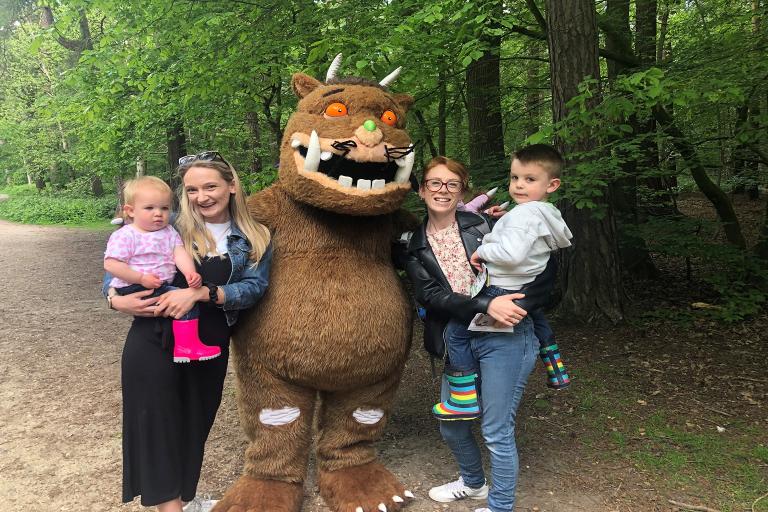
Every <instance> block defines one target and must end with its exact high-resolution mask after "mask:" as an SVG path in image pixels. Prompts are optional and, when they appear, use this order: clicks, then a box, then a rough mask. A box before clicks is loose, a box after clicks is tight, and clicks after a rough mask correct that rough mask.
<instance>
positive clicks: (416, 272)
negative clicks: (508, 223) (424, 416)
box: [405, 211, 557, 357]
mask: <svg viewBox="0 0 768 512" xmlns="http://www.w3.org/2000/svg"><path fill="white" fill-rule="evenodd" d="M456 221H457V223H458V225H459V233H460V234H461V241H462V242H463V243H464V250H465V252H466V253H467V259H469V257H470V256H472V253H474V252H475V251H476V250H477V248H478V247H479V246H480V242H482V240H483V235H485V234H486V233H488V232H489V231H490V224H489V222H492V221H490V220H488V219H487V217H486V218H483V217H481V216H479V215H476V214H474V213H469V212H463V211H457V212H456ZM426 225H427V221H426V219H425V220H424V222H423V223H422V224H421V226H419V228H418V229H417V230H416V231H414V232H413V235H412V236H411V240H410V242H409V244H408V250H407V254H406V261H405V270H406V272H407V273H408V277H409V279H410V280H411V284H412V285H413V293H414V295H415V298H416V301H417V302H418V303H419V304H421V305H422V306H424V308H425V309H426V310H427V316H426V319H425V321H424V348H425V349H426V350H427V352H429V353H430V354H432V355H433V356H435V357H443V355H444V353H445V342H444V340H443V331H444V330H445V326H446V324H447V323H448V320H449V319H451V318H455V319H457V320H460V321H462V322H467V323H469V322H470V320H472V318H473V317H474V316H475V315H476V314H477V313H486V312H487V311H488V305H489V304H490V302H491V298H490V297H484V296H476V297H474V298H470V297H469V296H468V295H463V294H461V293H455V292H453V291H452V290H451V286H450V284H448V280H447V279H446V278H445V275H444V274H443V271H442V269H441V268H440V265H439V264H438V263H437V259H436V258H435V254H434V253H433V252H432V248H431V247H430V246H429V242H428V241H427V233H426ZM556 274H557V264H556V262H555V258H550V259H549V263H547V268H546V269H545V270H544V272H542V273H541V274H539V275H538V276H537V277H536V279H535V280H534V281H533V282H531V283H528V284H526V285H524V286H523V287H522V288H521V292H522V293H525V298H524V299H520V300H518V301H516V302H517V304H519V305H520V307H522V308H523V309H525V310H527V311H532V310H535V309H540V308H542V307H544V306H545V305H546V303H547V302H548V300H549V295H550V293H551V291H552V287H553V285H554V282H555V276H556Z"/></svg>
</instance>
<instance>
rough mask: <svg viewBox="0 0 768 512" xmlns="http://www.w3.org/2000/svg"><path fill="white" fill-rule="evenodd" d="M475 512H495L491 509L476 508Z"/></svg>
mask: <svg viewBox="0 0 768 512" xmlns="http://www.w3.org/2000/svg"><path fill="white" fill-rule="evenodd" d="M475 512H493V511H492V510H491V509H489V508H476V509H475Z"/></svg>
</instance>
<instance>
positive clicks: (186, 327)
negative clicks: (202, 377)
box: [157, 284, 221, 363]
mask: <svg viewBox="0 0 768 512" xmlns="http://www.w3.org/2000/svg"><path fill="white" fill-rule="evenodd" d="M171 290H178V288H177V287H175V286H170V285H167V284H164V285H163V286H161V287H160V288H158V289H157V292H158V293H159V294H163V293H165V292H169V291H171ZM199 314H200V309H199V308H198V307H197V304H195V305H194V306H193V307H192V309H190V310H189V312H188V313H187V314H186V315H184V316H182V317H181V318H178V319H174V320H173V321H172V322H171V325H172V327H173V362H174V363H188V362H190V361H207V360H208V359H214V358H216V357H219V356H220V355H221V347H217V346H211V345H206V344H205V343H203V342H202V341H200V337H199V335H198V332H199V331H198V316H199Z"/></svg>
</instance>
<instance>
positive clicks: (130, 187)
mask: <svg viewBox="0 0 768 512" xmlns="http://www.w3.org/2000/svg"><path fill="white" fill-rule="evenodd" d="M142 188H152V189H155V190H157V191H159V192H164V193H166V194H168V200H169V201H170V200H171V199H172V197H171V196H172V194H173V191H171V187H169V186H168V184H167V183H166V182H164V181H163V180H161V179H160V178H158V177H156V176H142V177H141V178H136V179H134V180H128V181H126V182H125V185H123V204H129V205H131V206H133V201H134V200H135V199H136V193H137V192H138V191H139V190H141V189H142Z"/></svg>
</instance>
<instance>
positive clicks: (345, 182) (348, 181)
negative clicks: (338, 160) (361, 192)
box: [339, 176, 352, 187]
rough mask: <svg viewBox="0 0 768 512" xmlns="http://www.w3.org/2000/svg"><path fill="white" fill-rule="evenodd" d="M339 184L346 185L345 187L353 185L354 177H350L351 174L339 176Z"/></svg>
mask: <svg viewBox="0 0 768 512" xmlns="http://www.w3.org/2000/svg"><path fill="white" fill-rule="evenodd" d="M339 185H344V186H345V187H351V186H352V178H350V177H349V176H339Z"/></svg>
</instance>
